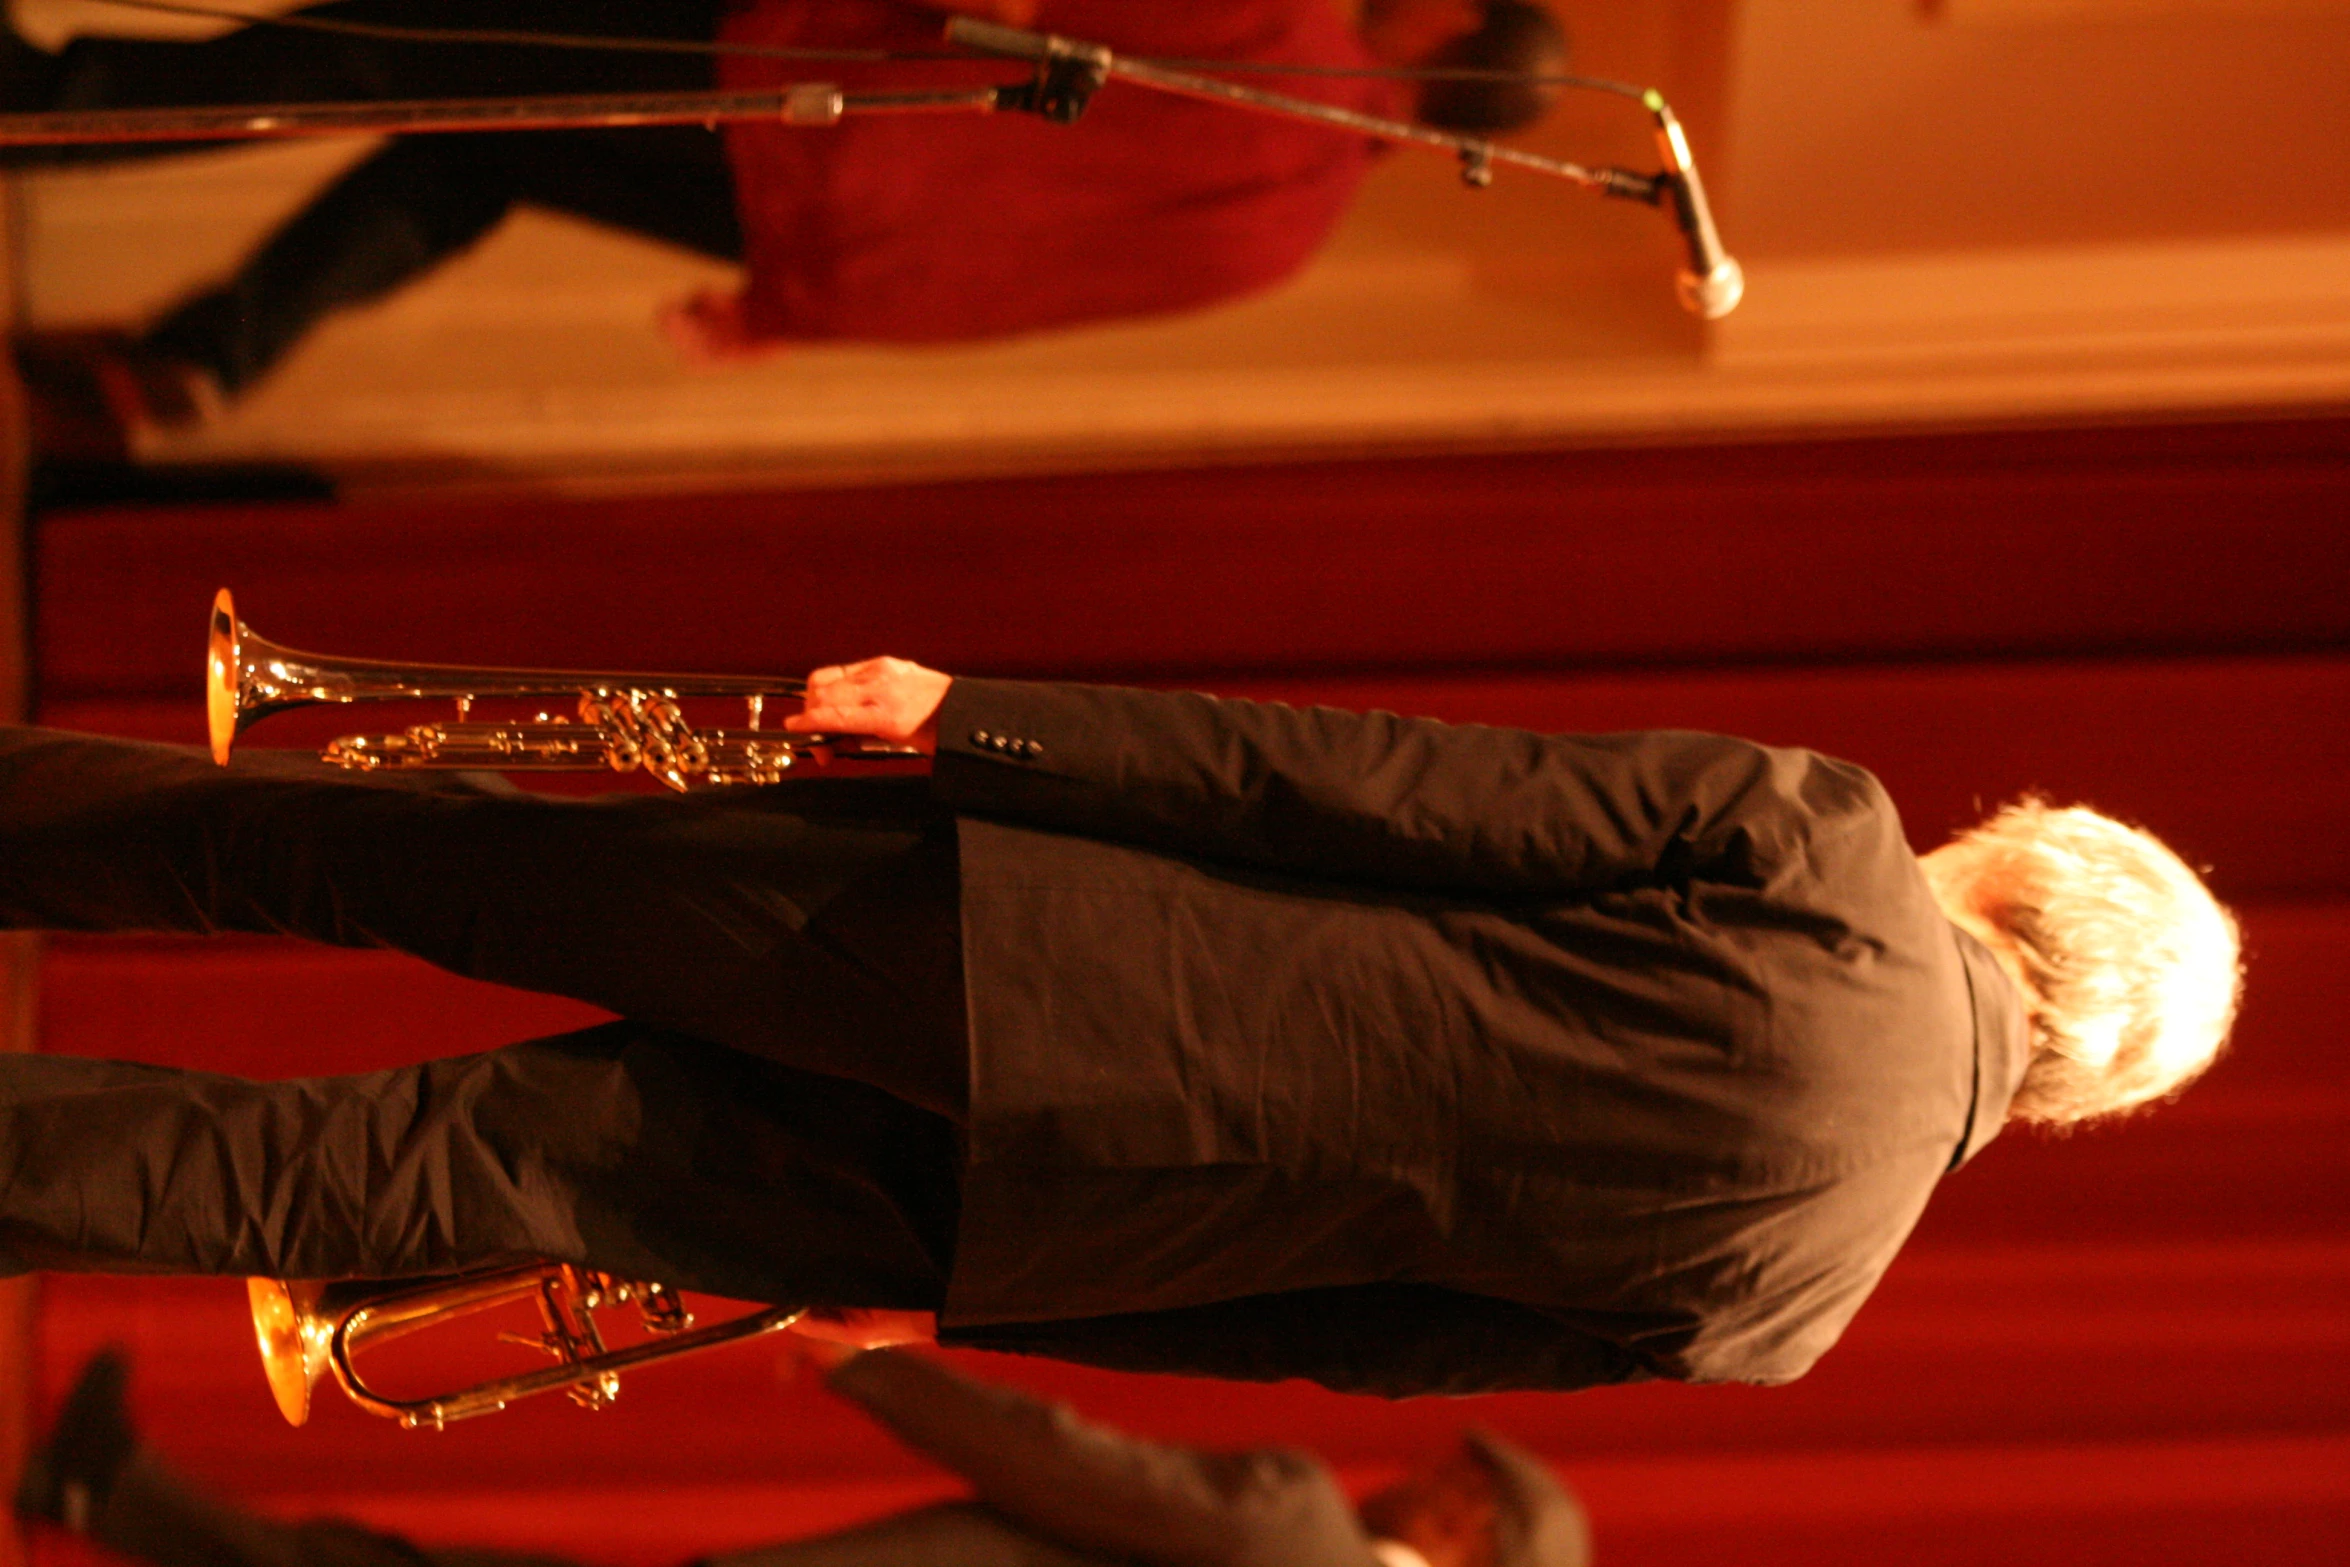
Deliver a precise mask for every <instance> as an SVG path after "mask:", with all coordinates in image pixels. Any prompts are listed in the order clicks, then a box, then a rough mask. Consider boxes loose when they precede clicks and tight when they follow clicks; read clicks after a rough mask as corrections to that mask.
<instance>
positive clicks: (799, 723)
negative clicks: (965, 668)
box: [783, 658, 954, 756]
mask: <svg viewBox="0 0 2350 1567" xmlns="http://www.w3.org/2000/svg"><path fill="white" fill-rule="evenodd" d="M953 684H954V680H953V678H952V677H950V676H947V675H942V674H940V673H939V672H938V671H937V670H935V669H924V668H923V667H922V666H921V665H920V664H913V663H908V662H907V661H906V660H905V659H902V658H869V659H866V660H865V661H864V662H863V663H861V664H848V665H845V666H844V665H837V664H836V665H834V666H832V667H831V668H828V669H819V670H817V671H816V672H815V673H814V674H812V675H810V676H809V677H808V700H807V706H806V707H805V708H803V709H802V710H801V711H799V712H797V713H794V714H792V715H791V716H790V717H789V718H786V719H785V720H784V721H783V727H784V728H786V729H789V730H791V731H792V732H793V733H795V734H827V735H871V736H873V737H874V738H875V739H877V740H888V741H891V742H893V743H895V744H898V745H910V746H912V747H913V748H914V749H915V750H917V751H920V752H921V753H922V754H923V755H924V756H935V755H936V754H937V753H938V708H939V704H940V703H941V702H944V701H945V700H946V697H947V687H948V686H950V685H953Z"/></svg>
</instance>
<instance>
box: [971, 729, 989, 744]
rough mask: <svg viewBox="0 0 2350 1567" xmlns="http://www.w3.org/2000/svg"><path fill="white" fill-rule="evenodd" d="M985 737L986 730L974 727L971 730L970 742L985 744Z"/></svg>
mask: <svg viewBox="0 0 2350 1567" xmlns="http://www.w3.org/2000/svg"><path fill="white" fill-rule="evenodd" d="M987 738H988V736H987V731H986V730H984V729H974V730H972V731H971V743H972V744H973V745H985V744H987Z"/></svg>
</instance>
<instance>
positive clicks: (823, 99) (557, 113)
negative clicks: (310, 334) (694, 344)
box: [0, 82, 1029, 147]
mask: <svg viewBox="0 0 2350 1567" xmlns="http://www.w3.org/2000/svg"><path fill="white" fill-rule="evenodd" d="M1028 90H1029V84H1026V83H1023V84H1022V85H1021V86H1019V87H1014V88H1001V87H976V88H955V89H949V90H943V91H936V92H856V93H851V92H843V91H841V89H840V88H838V87H835V86H833V85H832V84H830V83H828V82H802V83H797V84H794V85H791V86H786V87H771V88H760V89H752V90H748V91H732V92H666V93H582V94H578V95H576V96H572V97H533V98H423V99H389V100H382V101H376V102H367V103H269V104H259V103H252V104H212V105H205V106H201V107H196V108H177V109H175V108H165V109H63V110H50V111H48V112H45V113H40V114H0V147H55V146H67V145H76V144H82V143H92V142H100V143H120V142H182V141H271V140H291V139H295V138H299V137H305V136H412V135H418V134H424V133H430V132H436V131H547V130H586V129H599V128H605V127H615V126H639V125H716V124H718V123H719V122H721V121H751V120H765V121H769V122H774V123H781V124H785V125H832V124H835V123H837V122H838V121H839V120H840V119H841V118H842V117H843V116H845V115H850V114H954V113H965V114H992V113H994V112H996V111H997V110H998V109H999V108H1003V107H1006V105H1005V104H1004V103H1003V102H1002V99H1003V96H1004V94H1005V93H1007V92H1010V93H1012V94H1014V95H1020V94H1024V93H1026V92H1027V91H1028ZM1012 106H1013V107H1017V106H1018V105H1012Z"/></svg>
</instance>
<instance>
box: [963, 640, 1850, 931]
mask: <svg viewBox="0 0 2350 1567" xmlns="http://www.w3.org/2000/svg"><path fill="white" fill-rule="evenodd" d="M932 779H933V782H932V787H933V789H934V790H935V791H936V792H937V794H938V796H939V798H941V799H942V800H943V801H945V802H946V803H947V804H948V805H950V806H952V807H953V808H954V809H955V810H957V811H959V812H963V813H966V814H971V815H979V816H989V817H995V818H999V819H1002V820H1006V821H1012V822H1017V823H1020V824H1022V825H1026V826H1031V827H1040V828H1044V829H1046V830H1049V831H1058V832H1066V833H1070V834H1075V835H1079V836H1084V837H1092V838H1099V839H1105V840H1109V841H1112V842H1121V843H1128V844H1133V845H1137V846H1140V847H1144V848H1152V849H1158V850H1163V851H1169V852H1173V853H1177V854H1184V855H1190V856H1193V857H1196V858H1200V859H1206V860H1214V861H1220V862H1225V863H1231V864H1238V865H1244V866H1253V867H1258V868H1262V869H1269V870H1277V871H1288V872H1293V873H1299V874H1305V875H1312V876H1321V877H1336V878H1342V879H1347V880H1355V881H1360V882H1364V883H1367V884H1371V885H1376V886H1382V887H1390V888H1399V889H1405V890H1417V891H1425V892H1434V893H1452V894H1461V895H1479V894H1484V895H1493V894H1501V895H1524V896H1536V897H1539V896H1544V895H1559V894H1565V893H1573V892H1578V891H1597V890H1603V889H1606V888H1610V887H1617V886H1622V885H1625V884H1627V883H1631V882H1639V881H1645V880H1650V879H1655V878H1662V879H1665V880H1680V879H1685V878H1687V877H1690V876H1708V875H1728V876H1732V877H1738V876H1743V875H1748V874H1752V873H1754V867H1755V862H1757V861H1758V860H1768V859H1770V858H1771V857H1773V856H1775V855H1779V854H1783V853H1785V852H1788V851H1789V850H1790V848H1794V849H1796V850H1797V851H1798V852H1799V851H1800V845H1798V844H1791V843H1789V842H1787V841H1784V840H1786V839H1787V838H1788V837H1789V836H1790V835H1799V834H1801V833H1802V832H1804V831H1806V830H1807V829H1806V825H1805V824H1806V823H1808V822H1813V821H1817V820H1818V819H1820V818H1823V817H1834V816H1837V815H1840V814H1846V813H1849V812H1851V811H1853V810H1854V809H1855V808H1864V809H1866V808H1873V807H1874V806H1875V805H1876V804H1878V803H1879V802H1881V800H1882V795H1881V793H1880V792H1878V791H1877V788H1876V784H1875V781H1874V780H1873V779H1871V778H1870V777H1869V776H1868V774H1867V773H1865V772H1863V771H1862V770H1860V769H1859V768H1856V767H1852V766H1850V765H1849V764H1846V763H1841V762H1834V761H1831V760H1829V759H1827V758H1825V757H1821V756H1817V755H1815V754H1813V753H1811V752H1808V751H1789V750H1778V749H1774V748H1771V747H1767V746H1761V745H1756V744H1754V743H1753V742H1751V741H1745V740H1736V739H1731V738H1728V737H1725V736H1721V735H1707V734H1694V733H1681V732H1672V731H1647V732H1640V733H1632V734H1614V735H1538V734H1532V733H1529V732H1526V731H1524V730H1516V729H1497V728H1488V727H1484V726H1480V725H1455V724H1445V723H1439V722H1437V721H1435V720H1433V719H1424V718H1400V717H1397V716H1396V715H1395V714H1392V713H1351V712H1341V711H1338V710H1336V709H1331V708H1293V707H1287V706H1284V705H1281V704H1279V703H1265V702H1244V701H1229V700H1220V699H1218V698H1214V697H1207V696H1200V695H1196V694H1193V693H1186V692H1159V691H1137V690H1129V689H1124V688H1120V687H1115V686H1087V685H1047V684H1035V683H1029V682H1021V681H1000V680H971V679H958V680H957V681H955V683H954V685H953V686H952V687H951V688H950V689H949V691H948V693H947V698H946V702H945V705H944V706H943V707H942V708H941V710H940V713H939V749H938V762H937V767H936V769H935V771H934V773H933V775H932Z"/></svg>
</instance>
